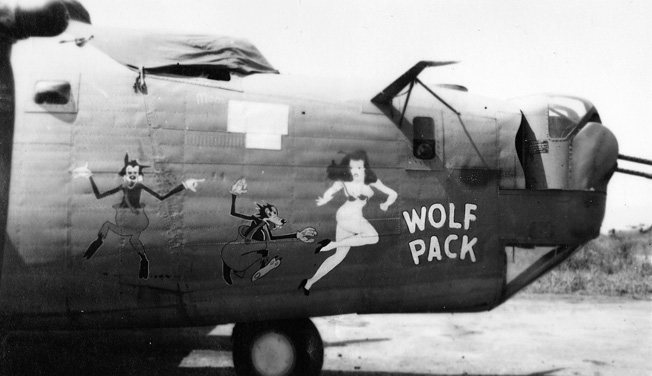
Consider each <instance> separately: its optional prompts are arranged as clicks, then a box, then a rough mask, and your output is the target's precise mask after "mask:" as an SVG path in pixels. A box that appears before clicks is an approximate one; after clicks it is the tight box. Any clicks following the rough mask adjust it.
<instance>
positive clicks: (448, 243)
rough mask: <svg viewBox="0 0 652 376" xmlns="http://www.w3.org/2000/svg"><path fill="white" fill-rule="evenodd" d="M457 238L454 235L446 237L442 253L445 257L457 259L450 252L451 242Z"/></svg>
mask: <svg viewBox="0 0 652 376" xmlns="http://www.w3.org/2000/svg"><path fill="white" fill-rule="evenodd" d="M459 238H460V237H459V236H457V235H455V234H451V235H448V237H447V238H446V241H444V253H445V254H446V257H448V258H452V259H454V258H457V254H455V253H453V252H451V242H452V241H453V240H457V239H459Z"/></svg>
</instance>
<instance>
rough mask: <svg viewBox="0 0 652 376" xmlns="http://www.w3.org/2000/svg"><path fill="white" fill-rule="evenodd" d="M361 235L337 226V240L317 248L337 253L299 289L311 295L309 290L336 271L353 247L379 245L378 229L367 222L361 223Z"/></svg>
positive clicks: (318, 250)
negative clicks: (333, 250)
mask: <svg viewBox="0 0 652 376" xmlns="http://www.w3.org/2000/svg"><path fill="white" fill-rule="evenodd" d="M359 224H360V226H359V229H360V230H361V231H360V232H359V233H354V232H351V231H349V230H346V229H345V228H344V227H342V226H337V229H336V233H335V238H336V239H337V240H336V241H334V242H323V243H322V246H320V247H319V248H317V252H318V253H319V252H326V251H330V250H332V249H335V253H334V254H333V255H332V256H330V257H329V258H327V259H326V260H324V262H323V263H322V264H321V265H320V266H319V269H317V271H316V272H315V275H313V276H312V278H309V279H307V280H304V281H302V282H301V285H299V289H303V292H304V294H305V295H308V294H309V290H310V288H311V287H312V285H314V284H315V283H317V281H319V280H320V279H322V278H323V277H324V276H325V275H326V274H328V273H330V271H331V270H333V269H335V267H337V266H338V265H339V264H340V263H341V262H342V261H344V259H345V258H346V256H347V255H348V254H349V250H351V247H360V246H363V245H368V244H376V243H378V240H379V239H378V232H377V231H376V229H374V228H373V226H371V224H370V223H369V222H367V221H362V222H360V223H359Z"/></svg>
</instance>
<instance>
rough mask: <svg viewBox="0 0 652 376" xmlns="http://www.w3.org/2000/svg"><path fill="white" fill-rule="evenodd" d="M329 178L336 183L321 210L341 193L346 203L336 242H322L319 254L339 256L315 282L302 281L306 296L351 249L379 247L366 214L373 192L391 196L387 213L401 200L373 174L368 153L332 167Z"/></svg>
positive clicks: (324, 267)
mask: <svg viewBox="0 0 652 376" xmlns="http://www.w3.org/2000/svg"><path fill="white" fill-rule="evenodd" d="M327 174H328V178H329V179H330V180H334V181H335V182H334V183H333V185H332V186H331V187H330V188H329V189H328V190H326V192H324V195H323V196H322V197H319V198H318V199H317V206H322V205H325V204H327V203H328V202H329V201H331V200H332V199H333V197H335V194H337V193H338V192H343V193H344V195H345V197H346V202H344V204H342V206H341V207H340V208H339V209H338V210H337V213H336V214H335V219H336V221H337V227H336V230H335V241H331V240H329V239H326V240H322V241H320V242H319V247H318V248H317V250H316V252H315V253H320V252H328V251H332V250H335V253H334V254H333V255H332V256H330V257H329V258H327V259H326V260H325V261H324V262H323V263H322V264H321V266H320V267H319V269H317V272H316V273H315V275H313V276H312V278H309V279H304V280H303V281H301V284H300V285H299V289H303V293H304V294H305V295H308V294H309V293H310V288H312V286H313V285H314V284H315V283H316V282H317V281H319V280H320V279H321V278H323V277H324V276H325V275H326V274H328V273H329V272H330V271H331V270H333V269H334V268H335V267H336V266H337V265H339V264H340V263H341V262H342V261H343V260H344V258H345V257H346V255H347V254H348V253H349V250H350V249H351V247H360V246H363V245H371V244H376V243H378V232H377V231H376V229H375V228H374V227H373V226H372V225H371V223H369V221H368V220H367V219H366V218H365V217H364V216H363V214H362V208H364V206H365V205H367V202H368V201H369V199H371V197H373V195H374V189H373V188H375V189H376V190H378V191H380V192H382V193H384V194H385V195H387V200H385V202H383V203H381V204H380V209H381V210H383V211H387V209H388V208H389V207H390V205H392V204H393V203H394V202H395V201H396V198H397V197H398V194H397V193H396V191H394V190H393V189H391V188H389V187H387V186H386V185H385V184H383V183H382V182H381V181H380V179H378V177H377V176H376V174H375V173H374V172H373V171H372V170H371V168H370V166H369V158H368V157H367V152H366V151H364V150H358V151H355V152H353V153H351V154H346V155H345V156H344V158H342V162H341V163H339V164H337V163H335V161H333V162H332V163H331V165H330V166H328V169H327Z"/></svg>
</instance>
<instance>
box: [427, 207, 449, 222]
mask: <svg viewBox="0 0 652 376" xmlns="http://www.w3.org/2000/svg"><path fill="white" fill-rule="evenodd" d="M435 210H438V211H439V221H435ZM428 220H429V221H430V225H432V227H434V228H442V227H444V224H445V223H446V209H445V208H444V205H442V204H434V205H432V206H430V210H428Z"/></svg>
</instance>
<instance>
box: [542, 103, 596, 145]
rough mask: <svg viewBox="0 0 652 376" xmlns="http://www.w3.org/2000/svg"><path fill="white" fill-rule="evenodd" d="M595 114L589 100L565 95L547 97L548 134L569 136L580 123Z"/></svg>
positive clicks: (553, 136) (582, 123) (555, 136)
mask: <svg viewBox="0 0 652 376" xmlns="http://www.w3.org/2000/svg"><path fill="white" fill-rule="evenodd" d="M594 114H597V112H596V111H595V108H594V107H593V104H591V103H590V102H588V101H586V100H583V99H580V98H575V97H566V96H550V97H548V134H549V136H550V138H553V139H555V138H556V139H560V138H561V139H563V138H567V137H568V136H570V135H571V134H572V133H573V131H574V130H576V129H577V128H578V126H580V125H584V124H585V123H586V122H587V121H589V119H588V118H589V117H590V116H591V115H594ZM587 115H589V116H587Z"/></svg>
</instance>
